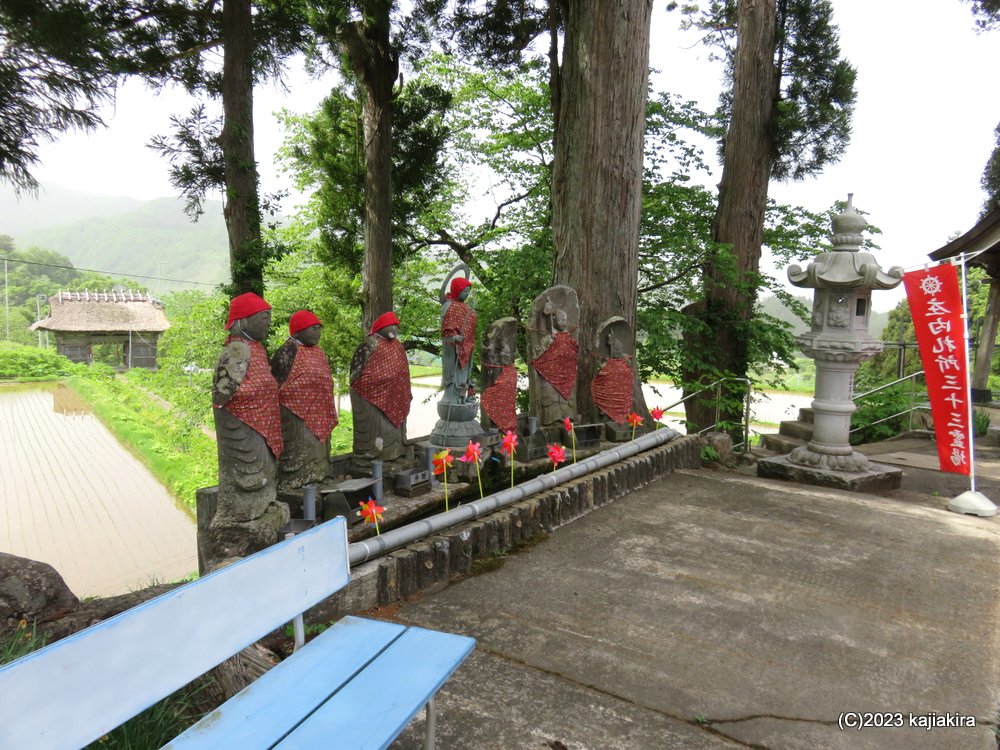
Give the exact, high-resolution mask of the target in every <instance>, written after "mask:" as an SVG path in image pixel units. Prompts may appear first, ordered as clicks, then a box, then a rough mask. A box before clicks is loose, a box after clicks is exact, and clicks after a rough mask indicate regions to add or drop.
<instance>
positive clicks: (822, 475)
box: [757, 454, 903, 492]
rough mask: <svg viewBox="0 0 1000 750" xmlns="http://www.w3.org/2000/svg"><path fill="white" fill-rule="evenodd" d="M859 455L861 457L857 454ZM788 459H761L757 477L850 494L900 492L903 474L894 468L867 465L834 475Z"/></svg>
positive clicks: (823, 469) (782, 457)
mask: <svg viewBox="0 0 1000 750" xmlns="http://www.w3.org/2000/svg"><path fill="white" fill-rule="evenodd" d="M857 455H860V454H857ZM788 459H789V456H774V457H771V458H762V459H761V460H760V461H758V462H757V476H758V477H763V478H766V479H785V480H788V481H791V482H801V483H802V484H812V485H817V486H819V487H833V488H835V489H841V490H848V491H849V492H883V491H885V490H895V489H899V486H900V484H901V483H902V481H903V470H902V469H898V468H896V467H895V466H886V465H885V464H877V463H875V462H874V461H867V459H866V462H867V468H866V469H865V470H864V471H837V470H832V469H825V468H820V467H813V466H802V465H801V464H794V463H791V462H790V461H789V460H788Z"/></svg>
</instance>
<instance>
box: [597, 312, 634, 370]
mask: <svg viewBox="0 0 1000 750" xmlns="http://www.w3.org/2000/svg"><path fill="white" fill-rule="evenodd" d="M596 343H597V353H598V354H600V355H601V356H602V357H609V358H611V359H626V358H628V357H630V356H632V354H633V350H632V328H631V326H629V324H628V323H627V322H626V321H625V319H624V318H623V317H621V316H620V315H615V316H614V317H611V318H608V319H607V320H605V321H604V322H602V323H601V324H600V326H598V328H597V342H596Z"/></svg>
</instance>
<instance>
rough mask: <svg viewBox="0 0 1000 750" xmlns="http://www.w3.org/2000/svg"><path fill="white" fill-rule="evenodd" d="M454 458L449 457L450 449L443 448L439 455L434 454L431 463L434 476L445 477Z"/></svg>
mask: <svg viewBox="0 0 1000 750" xmlns="http://www.w3.org/2000/svg"><path fill="white" fill-rule="evenodd" d="M454 461H455V457H454V456H452V455H451V448H445V449H444V450H443V451H441V452H440V453H435V454H434V459H433V460H432V462H431V463H433V464H434V473H435V474H444V475H445V476H446V477H447V471H448V467H449V466H451V465H452V463H454Z"/></svg>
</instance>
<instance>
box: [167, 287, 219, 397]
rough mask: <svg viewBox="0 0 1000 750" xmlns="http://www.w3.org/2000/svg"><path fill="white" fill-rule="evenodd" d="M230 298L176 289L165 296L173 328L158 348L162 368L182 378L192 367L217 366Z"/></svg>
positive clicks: (208, 367) (210, 367)
mask: <svg viewBox="0 0 1000 750" xmlns="http://www.w3.org/2000/svg"><path fill="white" fill-rule="evenodd" d="M228 308H229V298H228V297H227V296H226V295H224V294H222V293H221V292H212V293H207V292H193V291H187V292H174V293H172V294H168V295H166V296H164V298H163V312H164V314H165V315H166V316H167V320H168V321H169V322H170V328H168V329H167V330H166V331H164V332H163V335H162V336H161V337H160V339H159V342H158V347H157V362H158V363H159V367H160V370H161V371H164V372H167V373H170V375H172V376H173V377H175V378H177V379H181V378H182V377H186V374H187V372H188V368H189V367H190V366H192V365H193V366H194V367H196V368H202V369H214V368H215V363H216V360H217V359H218V358H219V352H220V351H221V348H222V342H223V341H225V339H226V336H227V333H226V331H225V330H224V329H223V325H224V324H225V321H226V314H227V311H228Z"/></svg>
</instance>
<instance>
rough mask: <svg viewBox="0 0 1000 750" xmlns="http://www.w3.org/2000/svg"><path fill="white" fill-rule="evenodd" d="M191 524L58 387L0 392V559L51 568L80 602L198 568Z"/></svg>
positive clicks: (76, 399) (163, 491)
mask: <svg viewBox="0 0 1000 750" xmlns="http://www.w3.org/2000/svg"><path fill="white" fill-rule="evenodd" d="M195 534H196V528H195V523H194V521H193V520H192V519H191V518H190V517H189V516H188V515H187V514H185V513H184V512H183V511H181V510H180V509H178V508H177V506H176V505H175V504H174V500H173V498H172V496H171V495H170V493H169V492H168V491H167V489H166V488H165V487H163V485H161V484H160V483H159V482H157V481H156V479H155V478H154V477H153V475H152V474H150V473H149V471H148V470H147V469H146V467H145V466H143V465H142V463H140V462H139V460H138V459H136V458H135V457H134V456H133V455H132V454H131V453H129V452H128V450H126V449H125V448H124V447H123V446H122V445H121V444H120V443H119V442H118V441H117V440H116V439H115V437H114V436H113V435H112V434H111V433H110V432H108V430H107V429H106V428H105V427H104V425H103V424H102V423H101V422H100V421H99V420H98V419H97V418H96V417H95V416H94V415H93V414H92V413H91V411H90V408H89V406H88V405H87V403H86V402H84V401H83V400H82V399H80V398H79V396H77V394H76V393H75V392H74V391H72V390H70V389H69V388H67V387H66V386H63V385H61V384H60V385H54V384H45V385H41V386H35V385H32V386H30V387H25V386H12V387H0V552H8V553H10V554H14V555H18V556H20V557H28V558H31V559H33V560H41V561H43V562H47V563H49V564H50V565H52V566H53V567H54V568H55V569H56V570H57V571H59V573H60V574H61V575H62V577H63V579H64V580H65V581H66V583H67V584H68V585H69V587H70V589H72V591H73V593H75V594H76V595H77V596H79V597H84V596H110V595H113V594H121V593H125V592H127V591H130V590H133V589H138V588H142V587H144V586H146V585H148V584H149V583H150V582H153V581H156V582H162V581H170V580H175V579H177V578H181V577H183V576H186V575H188V574H190V573H192V572H196V571H197V569H198V562H197V549H196V536H195Z"/></svg>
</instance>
